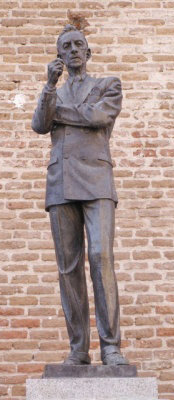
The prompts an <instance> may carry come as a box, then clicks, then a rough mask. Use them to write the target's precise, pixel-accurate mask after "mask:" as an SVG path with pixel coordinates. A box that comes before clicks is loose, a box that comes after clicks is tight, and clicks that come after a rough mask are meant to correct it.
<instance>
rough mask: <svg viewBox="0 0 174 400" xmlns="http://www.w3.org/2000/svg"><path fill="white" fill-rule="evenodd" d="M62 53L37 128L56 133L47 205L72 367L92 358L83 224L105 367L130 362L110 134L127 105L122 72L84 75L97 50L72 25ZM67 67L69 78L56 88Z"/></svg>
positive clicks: (36, 118)
mask: <svg viewBox="0 0 174 400" xmlns="http://www.w3.org/2000/svg"><path fill="white" fill-rule="evenodd" d="M57 49H58V57H57V59H56V60H54V61H53V62H51V63H50V64H49V65H48V82H47V84H46V85H45V86H44V88H43V91H42V94H41V96H40V99H39V101H38V105H37V108H36V111H35V113H34V115H33V120H32V128H33V130H34V131H35V132H37V133H39V134H46V133H48V132H49V131H50V132H51V140H52V150H51V157H50V162H49V164H48V174H47V188H46V210H47V211H49V215H50V221H51V230H52V235H53V240H54V244H55V252H56V258H57V263H58V268H59V281H60V291H61V301H62V306H63V310H64V314H65V319H66V324H67V330H68V335H69V339H70V348H71V352H70V355H69V357H68V358H67V359H66V360H65V361H64V363H65V364H68V365H82V364H90V357H89V354H88V351H89V336H90V331H89V307H88V296H87V288H86V279H85V270H84V261H85V258H84V254H85V253H84V250H85V249H84V226H85V228H86V233H87V239H88V257H89V263H90V273H91V278H92V282H93V288H94V298H95V311H96V321H97V328H98V334H99V338H100V347H101V359H102V362H103V364H106V365H119V364H127V363H128V361H127V360H126V359H125V358H124V357H123V356H122V355H121V354H120V321H119V300H118V289H117V283H116V280H115V273H114V257H113V240H114V220H115V216H114V214H115V206H116V204H117V195H116V191H115V188H114V180H113V169H112V168H113V166H112V160H111V155H110V150H109V139H110V135H111V132H112V129H113V125H114V122H115V119H116V117H117V116H118V114H119V113H120V110H121V101H122V94H121V83H120V80H119V79H118V78H115V77H107V78H93V77H91V76H90V75H88V74H87V73H86V63H87V61H88V59H89V58H90V56H91V51H90V49H89V48H88V43H87V40H86V38H85V36H84V34H83V33H82V32H81V31H79V30H78V29H77V28H75V27H74V26H73V25H66V26H65V28H64V30H63V31H62V33H61V34H60V36H59V38H58V41H57ZM64 65H65V66H66V68H67V70H68V73H69V77H68V79H67V81H66V82H65V84H64V85H63V86H62V87H61V88H60V89H56V84H57V82H58V79H59V77H60V76H61V74H62V73H63V67H64Z"/></svg>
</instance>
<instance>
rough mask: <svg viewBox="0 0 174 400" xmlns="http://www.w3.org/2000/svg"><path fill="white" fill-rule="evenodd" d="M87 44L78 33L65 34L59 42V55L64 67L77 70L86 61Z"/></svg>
mask: <svg viewBox="0 0 174 400" xmlns="http://www.w3.org/2000/svg"><path fill="white" fill-rule="evenodd" d="M87 51H88V47H87V43H86V41H85V39H84V37H83V35H82V34H81V33H80V32H76V31H70V32H67V33H65V34H64V35H63V36H62V38H61V39H60V42H59V55H60V56H61V58H62V60H63V61H64V63H65V65H66V67H69V68H79V67H81V66H82V65H84V64H86V61H87Z"/></svg>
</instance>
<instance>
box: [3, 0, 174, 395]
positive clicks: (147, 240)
mask: <svg viewBox="0 0 174 400" xmlns="http://www.w3.org/2000/svg"><path fill="white" fill-rule="evenodd" d="M68 9H70V10H71V12H76V13H78V12H79V11H80V12H81V14H82V15H84V16H85V17H86V18H87V19H88V22H89V26H88V27H87V31H88V41H89V44H90V46H91V49H92V52H93V58H92V60H91V61H90V62H89V65H88V71H89V72H90V73H91V74H97V76H107V75H110V76H112V75H116V76H119V77H120V78H121V80H122V83H123V95H124V98H123V110H122V113H121V115H120V117H119V119H118V121H117V123H116V126H115V129H114V132H113V136H112V139H111V150H112V156H113V160H114V174H115V183H116V186H117V189H118V195H119V207H118V209H117V211H116V229H115V242H114V246H115V247H114V251H115V270H116V273H117V275H118V284H119V293H120V303H121V328H122V339H123V341H122V348H123V353H124V354H125V355H126V356H127V357H128V358H129V359H130V361H131V362H132V363H135V364H136V365H137V367H138V371H139V374H140V375H141V376H157V378H158V379H159V392H160V397H161V398H165V399H168V400H169V399H170V400H174V384H173V381H174V365H173V358H174V339H173V335H174V295H173V290H174V283H173V280H174V272H173V268H174V251H173V244H174V239H173V237H174V228H173V222H174V221H173V219H174V207H173V205H174V170H173V156H174V150H173V136H174V127H173V118H174V103H173V98H174V95H173V89H174V83H173V77H174V74H173V71H174V55H173V54H174V47H173V34H174V1H168V0H165V1H164V0H153V1H150V0H146V1H142V0H139V1H138V0H137V1H134V0H128V1H126V0H123V1H116V0H115V1H111V0H97V1H88V0H87V1H81V0H69V1H64V0H59V1H57V0H48V1H41V0H40V1H33V0H32V1H30V2H29V1H24V0H20V1H18V0H17V1H0V15H1V17H2V25H1V28H0V34H1V45H0V57H1V63H0V103H1V111H0V119H1V141H0V155H1V161H0V163H1V168H0V178H1V180H0V189H1V190H0V217H1V233H0V260H1V274H0V395H1V398H2V399H4V400H5V399H10V400H17V399H21V400H22V399H25V379H26V377H39V376H40V375H41V373H42V371H43V368H44V365H45V363H47V362H61V361H62V360H63V358H64V357H65V356H66V355H67V353H68V338H67V333H66V328H65V323H64V318H63V313H62V309H61V306H60V294H59V287H58V273H57V266H56V261H55V255H54V250H53V243H52V239H51V234H50V226H49V218H48V214H47V213H45V211H44V192H45V175H46V165H47V161H48V158H49V152H50V138H49V135H45V136H38V135H37V134H35V133H34V132H33V131H32V130H31V127H30V123H31V116H32V113H33V111H34V108H35V106H36V102H37V98H38V95H39V93H40V91H41V89H42V86H43V84H44V82H45V81H46V71H47V67H46V64H47V63H48V62H49V61H51V60H52V59H53V58H54V57H56V48H55V43H56V38H57V35H58V34H59V32H60V31H61V29H62V27H63V25H64V24H65V23H66V22H67V10H68ZM63 79H64V78H61V82H60V83H62V82H63ZM20 100H22V103H23V104H22V105H20V104H19V101H20ZM86 268H87V277H88V289H89V298H90V309H91V357H92V360H93V362H99V359H100V358H99V344H98V340H97V332H96V327H95V319H94V306H93V295H92V284H91V281H90V279H89V267H88V263H87V262H86Z"/></svg>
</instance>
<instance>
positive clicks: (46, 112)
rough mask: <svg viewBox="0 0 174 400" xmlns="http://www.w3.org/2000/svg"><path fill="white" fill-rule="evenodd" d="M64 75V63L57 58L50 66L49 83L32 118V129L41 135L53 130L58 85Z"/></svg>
mask: <svg viewBox="0 0 174 400" xmlns="http://www.w3.org/2000/svg"><path fill="white" fill-rule="evenodd" d="M62 73H63V61H62V60H61V59H60V58H56V59H55V60H53V61H52V62H50V63H49V64H48V81H47V84H46V85H45V86H44V88H43V90H42V93H41V96H40V98H39V100H38V105H37V108H36V110H35V113H34V115H33V118H32V124H31V126H32V129H33V130H34V131H35V132H37V133H40V134H42V135H43V134H45V133H48V132H49V131H50V130H51V126H52V122H53V119H54V116H55V112H56V100H57V93H56V84H57V82H58V79H59V77H60V76H61V75H62Z"/></svg>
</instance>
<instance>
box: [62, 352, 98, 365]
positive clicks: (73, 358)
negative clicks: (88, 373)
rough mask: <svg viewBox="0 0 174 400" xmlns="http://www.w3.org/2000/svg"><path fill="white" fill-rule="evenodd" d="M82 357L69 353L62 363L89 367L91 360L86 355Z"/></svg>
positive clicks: (80, 354) (79, 354)
mask: <svg viewBox="0 0 174 400" xmlns="http://www.w3.org/2000/svg"><path fill="white" fill-rule="evenodd" d="M83 357H84V355H83V356H82V353H74V354H73V353H70V354H69V356H68V357H67V359H66V360H65V361H64V362H63V364H64V365H89V364H91V359H90V357H89V356H88V354H85V357H84V358H83Z"/></svg>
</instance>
